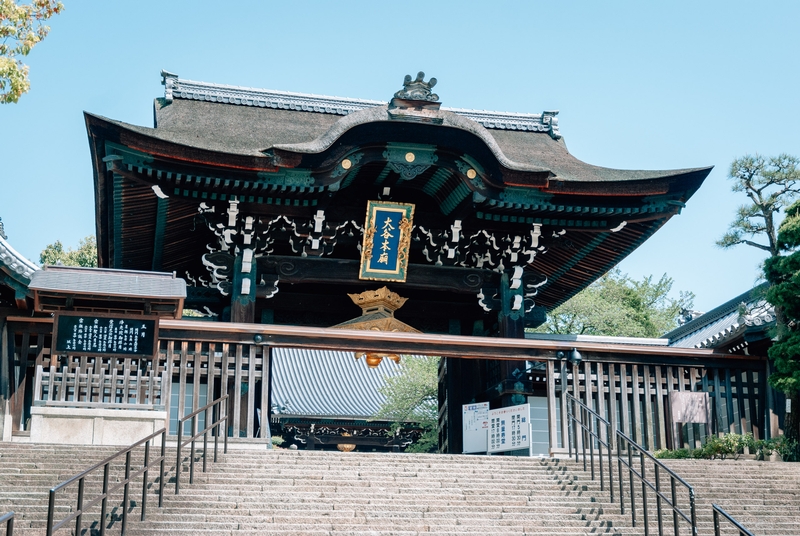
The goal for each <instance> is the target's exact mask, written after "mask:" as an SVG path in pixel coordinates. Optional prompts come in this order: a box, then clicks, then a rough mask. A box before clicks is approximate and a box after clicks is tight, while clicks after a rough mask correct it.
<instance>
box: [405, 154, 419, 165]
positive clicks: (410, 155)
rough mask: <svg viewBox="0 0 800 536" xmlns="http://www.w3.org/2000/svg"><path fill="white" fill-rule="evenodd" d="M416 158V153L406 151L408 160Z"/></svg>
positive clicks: (411, 160)
mask: <svg viewBox="0 0 800 536" xmlns="http://www.w3.org/2000/svg"><path fill="white" fill-rule="evenodd" d="M415 158H417V157H416V156H414V153H406V162H409V163H410V162H413V161H414V159H415Z"/></svg>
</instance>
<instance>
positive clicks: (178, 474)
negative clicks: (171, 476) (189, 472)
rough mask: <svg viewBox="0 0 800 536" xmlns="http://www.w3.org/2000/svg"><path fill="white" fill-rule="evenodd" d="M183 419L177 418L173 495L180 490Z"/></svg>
mask: <svg viewBox="0 0 800 536" xmlns="http://www.w3.org/2000/svg"><path fill="white" fill-rule="evenodd" d="M181 436H183V421H182V420H181V419H178V456H177V458H178V461H177V463H176V464H175V495H178V493H180V490H181V464H182V462H181V444H182V443H183V438H182V437H181Z"/></svg>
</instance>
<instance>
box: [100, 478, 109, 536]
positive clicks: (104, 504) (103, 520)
mask: <svg viewBox="0 0 800 536" xmlns="http://www.w3.org/2000/svg"><path fill="white" fill-rule="evenodd" d="M110 466H111V462H107V463H106V464H105V466H104V467H103V500H102V501H101V503H100V504H101V506H100V536H105V534H106V513H107V512H108V473H109V467H110Z"/></svg>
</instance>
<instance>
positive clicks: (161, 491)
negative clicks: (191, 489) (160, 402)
mask: <svg viewBox="0 0 800 536" xmlns="http://www.w3.org/2000/svg"><path fill="white" fill-rule="evenodd" d="M166 454H167V431H166V430H164V431H163V432H161V464H160V466H161V469H160V470H159V475H158V507H159V508H163V507H164V463H165V462H166ZM176 482H177V480H176ZM176 485H177V484H176Z"/></svg>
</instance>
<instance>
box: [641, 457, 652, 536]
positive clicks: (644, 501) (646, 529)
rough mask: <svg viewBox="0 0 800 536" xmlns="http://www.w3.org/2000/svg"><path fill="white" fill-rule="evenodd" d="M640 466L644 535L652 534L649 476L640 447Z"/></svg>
mask: <svg viewBox="0 0 800 536" xmlns="http://www.w3.org/2000/svg"><path fill="white" fill-rule="evenodd" d="M639 467H640V468H641V471H642V519H643V520H644V536H649V535H650V517H649V516H648V515H647V483H646V482H647V477H646V475H645V466H644V451H643V450H642V449H639Z"/></svg>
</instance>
